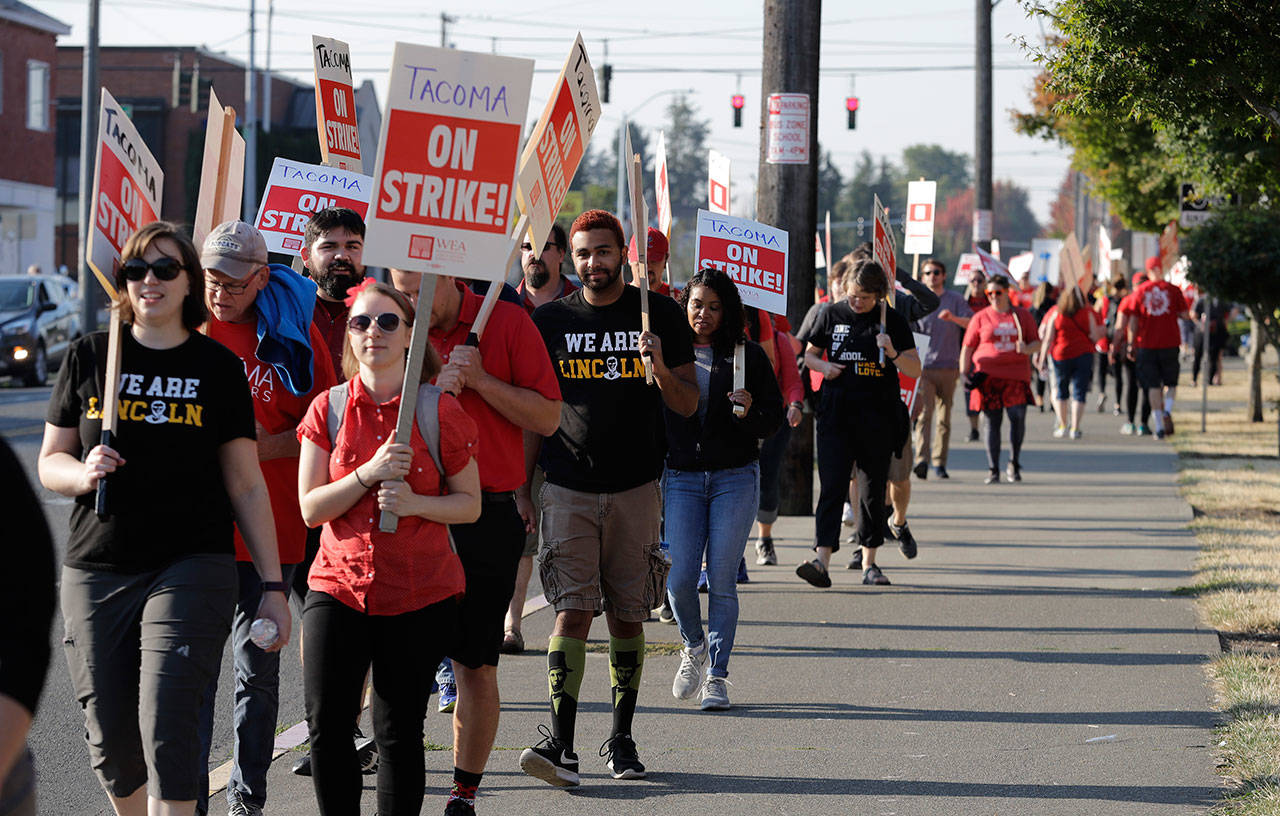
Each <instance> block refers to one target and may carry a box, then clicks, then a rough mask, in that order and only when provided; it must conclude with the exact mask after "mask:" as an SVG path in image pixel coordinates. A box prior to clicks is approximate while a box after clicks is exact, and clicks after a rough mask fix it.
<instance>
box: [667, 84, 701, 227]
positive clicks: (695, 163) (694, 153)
mask: <svg viewBox="0 0 1280 816" xmlns="http://www.w3.org/2000/svg"><path fill="white" fill-rule="evenodd" d="M697 114H698V109H697V108H695V107H694V106H693V105H692V104H691V103H690V102H689V100H688V98H687V97H685V96H683V95H682V96H677V97H675V98H674V99H672V100H671V104H670V105H668V106H667V119H668V122H667V124H666V125H665V126H663V128H662V131H663V135H664V137H665V139H666V145H667V184H668V186H669V189H670V195H671V214H672V217H673V219H680V220H682V221H683V220H686V219H687V220H690V221H693V220H694V219H695V217H696V215H697V211H698V208H699V207H703V208H705V207H706V206H707V134H708V133H710V132H711V122H710V121H709V120H707V119H699V118H698V116H697ZM655 145H656V141H655ZM656 149H657V148H656V146H655V150H656Z"/></svg>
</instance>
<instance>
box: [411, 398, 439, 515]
mask: <svg viewBox="0 0 1280 816" xmlns="http://www.w3.org/2000/svg"><path fill="white" fill-rule="evenodd" d="M442 393H444V392H443V391H442V390H441V389H440V388H439V387H438V386H435V385H421V386H418V405H417V407H416V408H415V409H414V417H415V419H416V420H417V423H418V433H420V434H422V441H423V442H426V443H427V453H429V454H431V461H432V462H433V463H434V464H435V466H436V471H437V472H438V473H439V474H440V483H441V485H442V486H443V484H444V479H445V476H444V462H443V461H441V459H440V395H441V394H442ZM442 492H443V491H442Z"/></svg>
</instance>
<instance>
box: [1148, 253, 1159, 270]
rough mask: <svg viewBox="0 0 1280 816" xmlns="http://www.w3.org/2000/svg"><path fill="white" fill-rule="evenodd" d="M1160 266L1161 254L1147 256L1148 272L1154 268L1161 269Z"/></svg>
mask: <svg viewBox="0 0 1280 816" xmlns="http://www.w3.org/2000/svg"><path fill="white" fill-rule="evenodd" d="M1159 268H1160V256H1159V255H1152V256H1151V257H1150V258H1147V266H1146V269H1147V271H1148V272H1150V271H1151V270H1152V269H1159Z"/></svg>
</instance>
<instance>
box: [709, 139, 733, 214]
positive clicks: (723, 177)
mask: <svg viewBox="0 0 1280 816" xmlns="http://www.w3.org/2000/svg"><path fill="white" fill-rule="evenodd" d="M732 174H733V162H731V161H730V160H729V157H728V156H726V155H724V154H723V153H721V152H720V151H718V150H710V151H708V152H707V205H708V207H707V208H708V209H709V210H711V212H713V213H720V214H721V215H728V214H729V177H730V176H731V175H732Z"/></svg>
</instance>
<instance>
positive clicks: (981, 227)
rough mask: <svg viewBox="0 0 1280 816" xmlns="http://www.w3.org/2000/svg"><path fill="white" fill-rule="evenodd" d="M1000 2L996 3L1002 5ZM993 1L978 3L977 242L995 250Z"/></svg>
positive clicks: (975, 208) (974, 206) (974, 188)
mask: <svg viewBox="0 0 1280 816" xmlns="http://www.w3.org/2000/svg"><path fill="white" fill-rule="evenodd" d="M999 1H1000V0H996V2H999ZM992 7H993V4H992V2H991V0H977V8H976V10H975V15H974V20H975V24H976V25H975V32H974V35H975V36H974V41H975V44H976V50H975V53H974V69H975V70H974V77H975V85H974V97H975V99H974V101H975V107H976V110H975V111H974V113H975V116H974V138H973V167H974V173H973V184H974V187H973V191H974V200H973V210H974V212H973V219H974V230H973V240H974V243H976V244H977V245H978V246H980V247H982V248H983V249H984V250H987V251H990V249H991V238H992V235H991V230H992V220H993V213H992V210H993V206H992V204H993V202H992V199H993V192H994V190H993V187H992V183H991V115H992V114H991V9H992Z"/></svg>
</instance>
